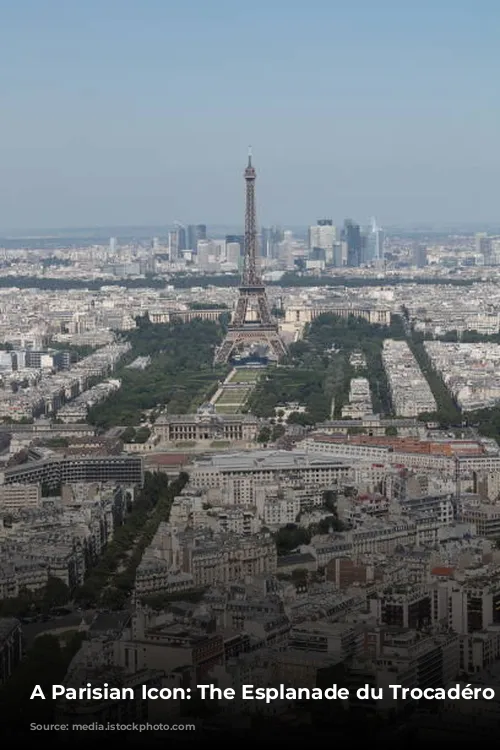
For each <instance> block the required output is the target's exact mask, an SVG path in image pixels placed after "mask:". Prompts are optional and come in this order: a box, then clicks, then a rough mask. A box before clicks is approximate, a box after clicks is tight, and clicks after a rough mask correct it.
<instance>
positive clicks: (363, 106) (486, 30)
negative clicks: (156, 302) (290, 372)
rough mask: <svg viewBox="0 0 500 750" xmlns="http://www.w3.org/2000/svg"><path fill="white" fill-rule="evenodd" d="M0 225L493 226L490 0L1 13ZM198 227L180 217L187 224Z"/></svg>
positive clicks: (498, 162)
mask: <svg viewBox="0 0 500 750" xmlns="http://www.w3.org/2000/svg"><path fill="white" fill-rule="evenodd" d="M2 31H3V36H2V45H1V47H0V63H2V70H3V71H4V75H3V80H2V84H1V93H2V118H1V120H0V227H5V228H6V229H5V231H14V229H11V230H8V228H9V227H10V228H16V231H25V232H26V231H29V229H30V228H32V227H36V228H37V229H38V230H44V231H46V230H47V229H50V228H53V227H99V226H103V227H106V226H116V227H118V226H127V225H128V226H130V225H132V224H133V225H136V226H157V225H161V226H170V225H171V224H172V223H173V222H174V221H175V220H179V221H182V222H183V223H186V224H188V223H198V222H204V223H207V224H211V225H219V226H220V225H226V224H227V225H237V226H241V224H242V223H243V212H244V182H243V169H244V167H245V163H246V158H247V149H248V145H249V144H251V145H252V148H253V157H254V163H255V167H256V169H257V207H258V221H259V225H260V226H269V225H271V224H277V225H280V226H284V227H288V226H295V227H297V226H301V227H306V226H308V225H311V224H314V223H315V221H316V219H318V218H321V217H331V218H333V219H334V220H335V222H336V223H337V224H340V223H341V222H342V221H343V219H344V218H347V217H351V218H353V219H354V220H356V221H357V222H359V223H360V224H365V223H368V222H369V218H370V217H371V216H375V217H376V218H377V221H378V223H379V225H380V226H382V227H393V226H398V227H403V226H412V227H414V226H417V225H422V224H425V225H429V226H451V225H453V224H456V225H459V224H463V223H464V218H465V221H466V222H468V223H469V224H470V225H472V224H474V225H476V226H478V227H481V226H487V225H496V224H497V223H500V204H499V201H498V183H499V176H500V151H499V149H498V143H497V142H498V133H499V132H500V100H499V99H498V83H497V82H498V80H499V78H500V75H499V74H500V55H499V54H498V51H497V48H498V38H499V37H500V6H499V4H498V3H496V2H495V3H494V2H492V0H476V2H472V0H453V2H452V0H433V1H432V2H431V0H420V2H419V3H411V4H406V3H401V2H400V0H379V1H378V2H376V3H374V2H373V0H349V1H347V0H343V1H342V2H340V0H311V2H309V3H307V4H304V3H303V2H299V0H266V2H264V0H254V2H253V3H252V4H250V5H249V4H244V3H234V2H229V0H211V2H210V3H206V2H202V0H184V2H182V3H180V2H177V3H165V2H164V1H163V0H120V1H118V0H99V2H98V0H87V2H85V3H79V4H70V5H69V6H68V4H67V3H65V2H63V1H62V0H46V2H45V3H40V2H37V0H17V2H16V3H11V4H7V7H5V8H4V9H3V12H2ZM196 217H199V218H196Z"/></svg>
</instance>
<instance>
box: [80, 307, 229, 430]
mask: <svg viewBox="0 0 500 750" xmlns="http://www.w3.org/2000/svg"><path fill="white" fill-rule="evenodd" d="M138 323H139V325H138V327H137V328H135V329H134V330H132V331H129V332H127V334H125V336H126V338H127V340H128V341H130V343H131V345H132V350H131V352H130V353H129V355H128V357H127V359H126V360H125V361H124V362H123V365H122V366H121V367H119V368H118V369H117V371H116V373H115V375H116V377H117V378H119V379H120V380H121V381H122V387H121V388H120V390H118V391H115V392H114V393H112V394H111V395H110V396H109V398H108V399H106V401H104V402H102V403H100V404H98V405H97V406H95V407H94V408H93V409H91V410H90V413H89V420H90V422H91V423H92V424H95V425H96V426H98V427H102V428H106V429H107V428H109V427H111V426H114V425H124V426H131V427H134V426H136V425H138V424H139V422H140V420H141V417H142V414H143V413H144V411H146V410H148V409H153V408H154V407H156V406H157V405H165V406H168V410H169V412H171V413H173V414H185V413H189V411H190V410H192V409H195V408H196V407H198V406H199V405H200V403H201V402H203V401H204V400H205V398H206V397H207V394H208V392H209V391H210V389H213V388H214V387H216V385H217V382H218V381H219V380H220V379H221V378H224V376H225V374H226V372H227V368H224V367H222V368H214V367H213V357H214V348H215V346H216V345H218V344H219V343H220V341H221V340H222V337H223V335H224V328H223V325H222V324H221V323H218V322H215V321H211V320H201V319H195V320H192V321H190V322H188V323H182V322H180V321H173V322H171V323H165V324H151V323H150V322H149V319H147V318H141V319H139V320H138ZM146 356H149V357H151V363H150V364H149V366H148V367H146V369H145V370H134V369H130V368H128V367H127V364H129V363H130V361H132V360H133V359H135V358H136V357H146Z"/></svg>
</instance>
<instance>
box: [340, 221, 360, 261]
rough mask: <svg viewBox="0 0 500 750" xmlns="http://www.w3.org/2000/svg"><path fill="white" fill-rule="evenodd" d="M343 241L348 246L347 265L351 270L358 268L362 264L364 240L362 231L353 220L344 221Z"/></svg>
mask: <svg viewBox="0 0 500 750" xmlns="http://www.w3.org/2000/svg"><path fill="white" fill-rule="evenodd" d="M342 240H343V241H344V242H345V243H346V244H347V265H348V266H350V267H351V268H357V267H358V266H359V265H360V264H361V258H362V256H361V252H362V240H361V229H360V228H359V224H355V223H354V222H353V221H352V219H346V220H345V221H344V229H343V230H342Z"/></svg>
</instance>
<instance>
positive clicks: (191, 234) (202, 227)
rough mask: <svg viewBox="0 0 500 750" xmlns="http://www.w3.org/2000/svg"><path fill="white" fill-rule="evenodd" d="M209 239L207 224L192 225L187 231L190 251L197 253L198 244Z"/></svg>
mask: <svg viewBox="0 0 500 750" xmlns="http://www.w3.org/2000/svg"><path fill="white" fill-rule="evenodd" d="M206 239H207V227H206V224H190V225H189V226H188V231H187V243H188V245H189V247H188V250H193V251H194V252H196V248H197V247H198V242H199V241H200V240H206Z"/></svg>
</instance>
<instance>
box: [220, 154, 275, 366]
mask: <svg viewBox="0 0 500 750" xmlns="http://www.w3.org/2000/svg"><path fill="white" fill-rule="evenodd" d="M255 178H256V172H255V168H254V167H253V165H252V155H251V154H249V156H248V164H247V167H246V169H245V184H246V210H245V255H244V265H243V274H242V279H241V285H240V288H239V297H238V302H237V304H236V310H235V312H234V315H233V318H232V320H231V324H230V326H229V328H228V332H227V335H226V337H225V339H224V341H223V342H222V345H221V346H220V347H219V348H218V349H217V351H216V353H215V364H216V365H218V364H224V363H225V362H228V361H229V360H230V359H231V358H232V357H233V356H234V355H235V354H236V352H237V351H238V350H240V349H242V348H244V347H245V346H251V345H252V344H262V345H264V346H266V347H267V349H268V350H269V352H270V353H271V354H272V356H273V357H274V358H275V359H277V360H278V361H279V360H281V359H283V357H285V356H286V353H287V352H286V347H285V344H284V342H283V340H282V338H281V336H280V335H279V329H278V325H277V323H276V321H275V320H274V319H273V317H272V315H271V308H270V307H269V300H268V298H267V294H266V288H265V286H264V284H263V281H262V275H261V272H260V267H259V254H258V240H257V212H256V209H255Z"/></svg>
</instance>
